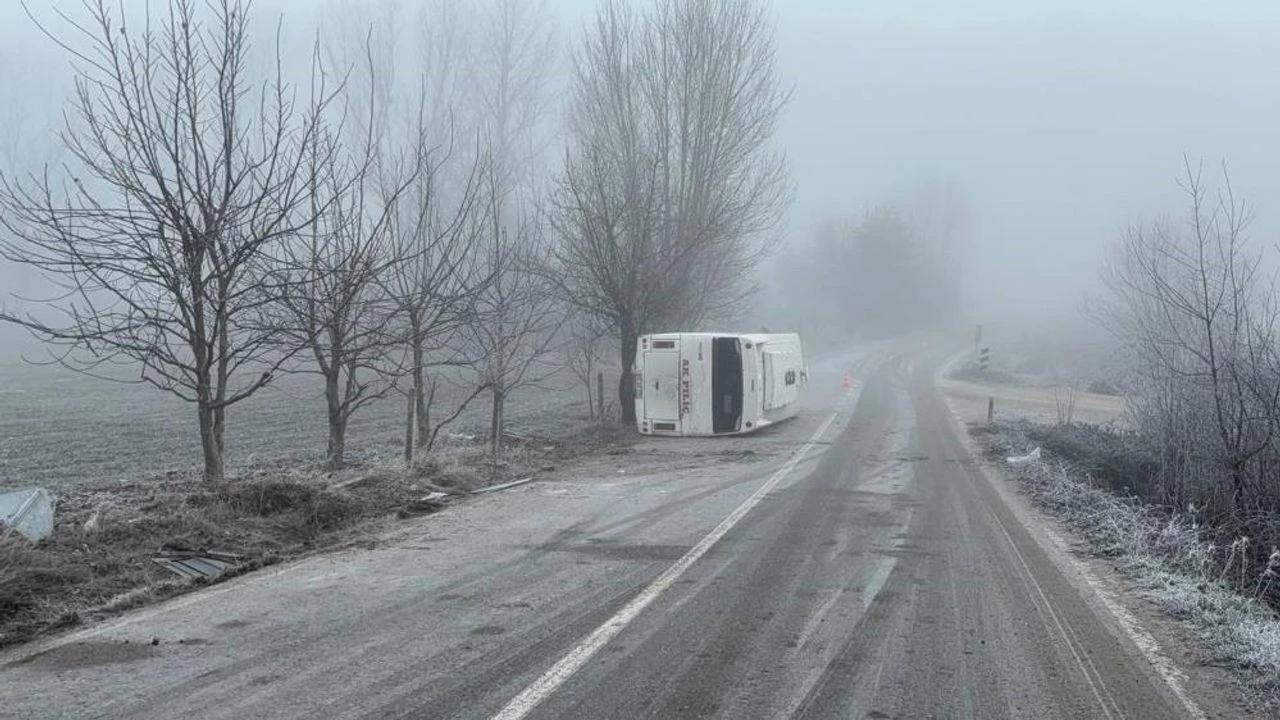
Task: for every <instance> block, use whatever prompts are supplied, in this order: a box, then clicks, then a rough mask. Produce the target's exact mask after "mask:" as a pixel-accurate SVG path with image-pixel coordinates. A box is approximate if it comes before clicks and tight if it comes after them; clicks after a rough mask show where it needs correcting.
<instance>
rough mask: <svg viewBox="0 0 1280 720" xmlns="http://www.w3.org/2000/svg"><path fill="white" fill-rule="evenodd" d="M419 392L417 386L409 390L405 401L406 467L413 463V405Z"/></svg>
mask: <svg viewBox="0 0 1280 720" xmlns="http://www.w3.org/2000/svg"><path fill="white" fill-rule="evenodd" d="M416 394H417V388H411V389H410V390H409V395H408V402H406V403H405V405H406V409H405V420H404V464H405V467H409V466H410V465H413V405H414V396H415V395H416Z"/></svg>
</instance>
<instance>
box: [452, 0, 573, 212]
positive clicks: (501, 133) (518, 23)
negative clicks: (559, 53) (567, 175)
mask: <svg viewBox="0 0 1280 720" xmlns="http://www.w3.org/2000/svg"><path fill="white" fill-rule="evenodd" d="M477 5H478V8H479V12H478V13H477V21H478V26H477V27H476V29H475V31H474V32H473V33H472V36H471V44H472V47H473V51H472V53H471V54H470V55H469V56H467V60H468V62H469V65H470V70H471V77H473V78H474V79H475V82H474V83H473V84H472V86H471V92H470V95H471V102H472V104H473V107H472V108H471V110H472V112H473V113H474V114H475V117H476V121H477V122H476V124H477V126H478V127H480V128H481V129H482V131H483V133H484V136H485V138H486V139H487V141H488V147H489V153H490V155H491V157H492V158H493V167H492V172H493V174H494V175H496V178H497V186H498V188H499V192H498V195H499V200H500V202H499V204H498V205H499V207H498V210H499V213H500V214H501V213H502V211H503V209H504V206H505V203H506V201H507V199H508V195H509V193H511V192H513V191H523V192H532V193H536V192H537V189H536V184H537V181H538V180H539V179H540V177H541V172H540V171H541V170H542V168H541V167H540V165H541V158H542V157H543V156H544V155H545V152H546V148H547V145H548V142H549V140H550V136H549V133H548V129H547V127H546V121H547V118H548V115H549V112H550V110H551V107H552V106H551V98H550V93H549V86H548V83H549V82H550V79H551V77H552V76H553V73H552V71H553V69H554V65H555V62H556V39H557V33H556V29H555V25H554V21H553V16H552V13H551V7H550V5H549V4H548V3H547V0H483V1H482V2H480V3H477ZM506 219H507V218H504V220H506Z"/></svg>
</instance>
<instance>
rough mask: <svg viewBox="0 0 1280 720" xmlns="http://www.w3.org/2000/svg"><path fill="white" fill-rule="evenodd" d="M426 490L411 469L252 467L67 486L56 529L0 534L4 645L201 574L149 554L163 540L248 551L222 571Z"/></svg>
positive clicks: (327, 538)
mask: <svg viewBox="0 0 1280 720" xmlns="http://www.w3.org/2000/svg"><path fill="white" fill-rule="evenodd" d="M421 494H422V492H421V490H420V487H418V486H417V485H416V484H415V483H414V482H411V481H410V480H408V479H407V478H390V477H388V478H386V479H385V480H382V481H380V482H378V483H371V484H369V485H366V486H365V487H362V488H353V489H350V490H343V491H335V490H331V489H328V488H326V487H325V486H324V485H323V483H322V481H321V480H319V479H317V480H315V481H313V482H303V481H297V480H276V479H269V478H254V479H249V480H243V481H238V482H232V483H228V484H225V485H223V486H220V487H210V486H206V485H203V484H201V483H197V482H167V483H146V484H137V485H128V486H123V487H114V488H110V489H103V490H90V491H76V492H71V493H69V494H67V495H65V496H63V497H61V498H60V499H59V503H58V513H57V521H56V525H55V528H54V533H53V535H52V536H51V537H50V538H49V539H47V540H46V541H44V542H41V543H39V544H36V545H32V544H31V543H28V542H26V541H25V540H23V539H21V538H10V539H8V540H6V541H4V542H0V645H8V644H13V643H17V642H22V641H25V640H28V639H30V638H32V637H35V636H37V635H40V634H42V633H45V632H48V631H50V630H53V629H58V628H62V627H68V626H72V625H77V624H79V623H81V622H84V621H86V620H90V619H96V618H100V617H104V616H107V615H111V614H113V613H118V612H121V611H124V610H128V609H130V608H133V607H137V606H140V605H143V604H146V603H148V602H152V601H154V600H158V599H162V598H165V597H169V596H172V595H174V594H177V593H180V592H183V591H185V590H187V589H190V588H191V587H193V586H195V585H197V584H198V583H194V582H192V581H186V580H182V579H180V578H178V577H177V576H175V575H173V574H172V573H170V572H169V571H167V570H165V569H164V568H162V567H160V566H159V565H157V564H156V563H155V562H153V561H152V559H151V558H152V557H153V556H154V555H155V554H156V553H157V552H159V551H162V550H165V549H192V550H217V551H225V552H233V553H237V554H240V555H243V556H244V561H243V562H242V563H241V564H240V566H239V567H237V568H236V570H235V571H233V572H230V573H228V574H227V575H225V576H224V577H228V576H230V575H234V574H238V573H241V572H246V571H249V570H253V569H256V568H260V567H263V566H265V565H270V564H272V563H275V562H278V561H280V560H281V559H285V558H289V557H295V556H298V555H301V554H304V553H306V552H309V551H312V550H315V549H319V548H325V547H331V546H333V545H336V544H338V543H340V542H342V541H343V540H346V539H349V538H350V537H351V535H352V533H351V531H352V530H354V529H357V528H359V527H361V526H362V525H364V524H365V523H367V522H370V521H373V520H375V519H377V518H379V517H385V516H386V515H387V513H389V512H391V511H393V510H394V509H395V508H396V507H398V506H400V505H403V504H405V503H407V502H408V501H410V500H411V499H413V498H415V497H417V496H420V495H421Z"/></svg>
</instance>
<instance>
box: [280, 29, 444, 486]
mask: <svg viewBox="0 0 1280 720" xmlns="http://www.w3.org/2000/svg"><path fill="white" fill-rule="evenodd" d="M371 39H372V35H370V36H369V40H370V41H371ZM366 50H367V53H366V56H365V70H367V71H368V76H367V77H368V83H367V87H365V89H364V91H363V92H360V91H358V90H356V89H354V88H353V87H352V86H348V89H349V91H351V92H350V95H354V96H355V97H350V96H348V98H347V103H346V104H347V106H348V109H349V110H348V113H349V114H348V117H350V109H351V108H357V107H358V108H363V109H364V111H365V112H364V113H363V114H362V115H361V122H359V123H358V126H359V127H360V128H361V132H360V134H359V135H357V136H355V137H352V138H349V139H348V141H347V142H345V143H344V142H343V141H342V139H341V138H340V137H339V135H340V128H339V129H337V130H328V129H326V130H325V132H323V133H322V136H321V137H322V142H320V143H317V144H316V146H315V147H316V151H315V152H313V154H312V155H311V162H309V164H308V168H307V181H306V182H307V187H308V194H309V197H310V207H309V208H308V209H307V212H309V213H314V214H316V216H317V220H316V222H315V223H313V224H312V226H311V228H310V232H308V233H306V234H305V235H304V236H303V237H300V238H297V239H296V241H295V242H292V243H290V244H289V245H288V246H287V249H286V262H285V263H282V266H281V271H280V276H281V279H280V282H279V284H280V285H281V286H282V287H287V288H289V292H287V293H285V295H284V296H283V297H282V298H281V302H280V306H281V308H282V309H283V311H284V312H283V321H282V323H281V329H282V333H281V335H282V341H283V342H284V343H285V344H286V348H287V349H290V350H292V349H293V348H294V347H299V346H300V347H302V348H304V349H305V351H306V352H307V353H308V354H309V355H311V357H312V358H313V359H314V360H315V364H314V366H312V367H311V368H310V369H308V370H306V371H305V372H314V373H318V374H319V375H320V376H321V377H322V378H323V379H324V388H325V401H326V406H327V410H328V444H327V449H326V459H327V464H328V466H329V467H330V468H331V469H338V468H341V467H342V466H343V464H344V459H345V458H344V454H345V451H346V434H347V426H348V423H349V422H350V420H351V417H352V416H353V415H354V414H355V413H356V412H357V411H358V410H360V409H361V408H363V407H365V406H367V405H368V404H370V403H372V402H374V401H376V400H379V399H381V398H383V397H385V396H386V395H387V394H388V393H389V392H390V391H391V390H392V388H393V381H394V378H395V377H397V376H398V375H399V372H398V366H397V365H396V364H395V363H394V362H393V361H392V356H393V352H394V350H396V349H397V348H398V347H399V346H400V335H399V332H398V330H399V328H398V327H397V323H398V322H399V317H400V313H401V310H402V305H401V303H400V302H399V301H398V298H397V296H396V294H395V292H394V291H393V289H392V288H391V287H390V285H391V282H392V279H393V278H394V276H395V273H396V271H397V269H398V267H399V266H400V265H403V264H405V263H408V262H412V261H413V259H414V258H413V255H412V254H413V252H414V249H413V248H412V247H410V246H407V245H404V244H398V243H396V242H394V238H393V236H392V233H391V230H392V227H393V224H392V221H393V218H394V217H395V213H396V211H397V207H398V205H399V203H400V202H401V201H402V200H403V199H404V197H405V195H406V192H407V191H408V190H409V189H410V188H411V187H412V186H413V185H414V183H415V180H416V179H417V176H418V174H419V173H420V172H421V169H422V164H423V158H422V155H421V154H420V153H419V152H417V150H419V149H420V148H418V147H414V146H410V147H409V148H408V149H407V150H406V151H405V152H398V150H400V148H397V147H395V146H394V145H393V143H392V141H391V140H390V139H389V138H388V137H387V129H386V123H385V121H383V119H382V118H381V117H380V116H381V114H382V113H383V112H385V110H386V106H387V103H386V101H385V97H380V93H379V90H380V89H381V88H380V87H379V84H378V82H377V74H376V72H375V71H376V67H375V60H374V56H373V52H372V45H371V42H370V44H367V45H366Z"/></svg>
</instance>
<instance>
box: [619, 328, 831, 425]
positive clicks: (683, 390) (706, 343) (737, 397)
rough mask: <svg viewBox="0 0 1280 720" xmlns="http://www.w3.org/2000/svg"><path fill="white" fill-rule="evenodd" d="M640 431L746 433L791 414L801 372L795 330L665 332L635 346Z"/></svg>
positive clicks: (796, 401)
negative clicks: (788, 331)
mask: <svg viewBox="0 0 1280 720" xmlns="http://www.w3.org/2000/svg"><path fill="white" fill-rule="evenodd" d="M635 379H636V424H637V426H639V428H640V432H641V433H644V434H645V435H732V434H738V433H748V432H752V431H755V430H759V429H760V428H762V427H765V426H766V425H771V424H773V423H775V422H778V421H779V420H785V419H787V418H789V417H793V416H794V415H795V414H796V411H797V407H798V405H799V401H800V387H801V386H802V385H804V382H805V379H806V374H805V365H804V354H803V352H802V350H801V347H800V336H799V335H796V334H794V333H775V334H758V335H737V334H728V333H662V334H660V335H642V336H641V337H640V338H639V342H638V343H637V345H636V361H635Z"/></svg>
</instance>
